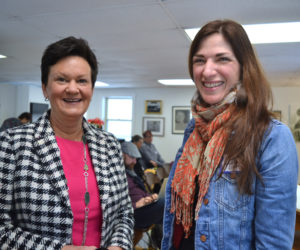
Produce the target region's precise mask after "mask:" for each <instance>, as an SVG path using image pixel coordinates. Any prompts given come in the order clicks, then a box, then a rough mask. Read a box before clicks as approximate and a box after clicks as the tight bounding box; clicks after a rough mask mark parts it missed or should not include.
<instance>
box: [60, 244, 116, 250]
mask: <svg viewBox="0 0 300 250" xmlns="http://www.w3.org/2000/svg"><path fill="white" fill-rule="evenodd" d="M96 249H97V247H94V246H74V245H65V246H63V248H62V249H61V250H96ZM109 249H110V248H109Z"/></svg>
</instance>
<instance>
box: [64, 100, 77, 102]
mask: <svg viewBox="0 0 300 250" xmlns="http://www.w3.org/2000/svg"><path fill="white" fill-rule="evenodd" d="M64 101H66V102H79V101H80V99H64Z"/></svg>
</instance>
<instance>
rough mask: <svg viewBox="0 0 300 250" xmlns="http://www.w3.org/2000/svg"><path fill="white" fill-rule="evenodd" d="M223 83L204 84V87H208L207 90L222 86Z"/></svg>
mask: <svg viewBox="0 0 300 250" xmlns="http://www.w3.org/2000/svg"><path fill="white" fill-rule="evenodd" d="M222 84H223V82H210V83H205V82H204V83H203V85H204V87H207V88H214V87H218V86H220V85H222Z"/></svg>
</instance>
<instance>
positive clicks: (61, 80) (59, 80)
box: [56, 77, 66, 82]
mask: <svg viewBox="0 0 300 250" xmlns="http://www.w3.org/2000/svg"><path fill="white" fill-rule="evenodd" d="M56 81H58V82H65V81H66V79H65V78H63V77H57V78H56Z"/></svg>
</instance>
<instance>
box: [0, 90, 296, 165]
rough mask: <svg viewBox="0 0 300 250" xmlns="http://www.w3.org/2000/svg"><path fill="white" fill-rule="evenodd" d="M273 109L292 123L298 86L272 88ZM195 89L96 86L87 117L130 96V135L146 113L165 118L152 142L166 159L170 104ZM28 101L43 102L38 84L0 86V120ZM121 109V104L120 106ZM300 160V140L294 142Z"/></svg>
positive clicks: (176, 138) (172, 147) (171, 148)
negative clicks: (156, 104) (156, 109)
mask: <svg viewBox="0 0 300 250" xmlns="http://www.w3.org/2000/svg"><path fill="white" fill-rule="evenodd" d="M272 91H273V94H274V110H281V112H282V121H283V122H284V123H286V124H287V125H290V126H293V124H294V123H295V122H296V120H297V119H298V118H300V117H297V115H296V110H297V109H298V108H300V98H299V95H300V90H299V88H297V87H276V88H272ZM193 93H194V88H193V87H189V88H159V89H156V88H148V89H95V92H94V96H93V99H92V102H91V105H90V107H89V109H88V112H87V118H95V117H99V118H102V119H103V118H104V111H103V109H104V105H103V104H104V99H105V97H108V96H133V99H134V102H133V103H134V110H133V114H134V117H133V134H142V132H143V131H142V119H143V117H145V116H151V117H164V118H165V131H164V136H163V137H154V138H153V142H154V144H155V145H156V147H157V148H158V150H159V151H160V152H161V154H162V156H163V157H164V158H165V160H166V161H172V160H174V157H175V154H176V151H177V149H178V148H179V147H180V145H181V142H182V139H183V135H178V134H172V133H171V129H172V124H171V121H172V106H189V105H190V100H191V97H192V95H193ZM145 100H162V103H163V106H162V114H161V115H147V114H145ZM30 102H40V103H45V101H44V97H43V94H42V89H41V87H35V86H16V85H8V84H1V85H0V123H2V122H3V120H4V119H6V118H8V117H12V116H18V115H19V114H20V113H22V112H24V111H28V110H29V103H30ZM120 108H121V107H120ZM296 146H297V148H298V155H299V159H300V143H296Z"/></svg>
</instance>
